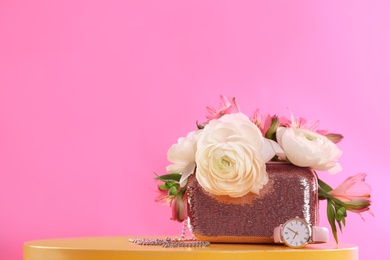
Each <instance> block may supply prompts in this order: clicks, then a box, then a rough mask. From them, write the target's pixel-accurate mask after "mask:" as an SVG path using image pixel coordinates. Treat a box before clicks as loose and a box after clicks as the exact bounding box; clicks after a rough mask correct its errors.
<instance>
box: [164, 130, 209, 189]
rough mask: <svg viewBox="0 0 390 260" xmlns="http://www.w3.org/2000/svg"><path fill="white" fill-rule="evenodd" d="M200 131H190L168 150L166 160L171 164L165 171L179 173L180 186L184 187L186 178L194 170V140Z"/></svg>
mask: <svg viewBox="0 0 390 260" xmlns="http://www.w3.org/2000/svg"><path fill="white" fill-rule="evenodd" d="M201 131H202V130H198V131H192V132H190V133H188V135H187V137H181V138H179V139H178V141H177V144H174V145H172V146H171V147H170V148H169V150H168V160H169V161H170V162H172V163H173V164H171V165H168V166H167V168H166V170H167V172H170V173H180V174H181V175H182V177H181V179H180V186H182V187H183V186H185V184H186V183H187V179H188V177H189V176H190V175H191V174H192V173H194V170H195V152H196V139H197V136H198V135H199V133H200V132H201Z"/></svg>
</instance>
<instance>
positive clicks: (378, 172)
mask: <svg viewBox="0 0 390 260" xmlns="http://www.w3.org/2000/svg"><path fill="white" fill-rule="evenodd" d="M389 9H390V4H389V3H388V2H387V1H285V2H282V1H244V2H242V1H193V2H187V1H125V0H123V1H86V0H78V1H50V0H47V1H44V0H36V1H26V0H24V1H22V0H19V1H15V0H13V1H11V0H2V1H0V174H1V180H0V259H21V258H22V244H23V242H25V241H28V240H35V239H44V238H59V237H79V236H115V235H126V236H127V235H128V236H137V235H178V234H179V233H180V231H181V225H180V224H178V223H176V222H172V221H170V220H169V217H170V210H169V208H168V207H164V206H160V205H158V204H157V203H155V202H154V198H155V195H156V193H155V192H154V191H153V190H154V188H155V183H154V181H153V180H152V179H153V177H154V175H153V172H157V173H160V174H161V173H165V167H166V165H167V164H168V161H167V159H166V152H167V150H168V148H169V147H170V145H171V144H173V143H174V142H176V140H177V138H179V137H181V136H184V135H186V134H187V133H188V132H189V131H191V130H194V129H195V121H196V120H199V121H203V120H204V119H205V107H206V106H207V105H217V104H218V102H219V100H218V98H219V95H220V94H224V95H227V96H236V97H237V98H238V101H239V104H240V106H241V109H242V110H243V112H244V113H246V114H248V115H250V114H251V113H252V112H253V111H254V110H255V109H256V108H260V109H261V110H262V111H263V112H270V113H271V114H280V115H286V116H287V115H288V114H289V112H288V109H287V107H288V108H290V109H291V110H292V111H293V112H294V114H295V115H297V116H303V117H306V118H307V119H309V120H316V119H320V120H321V121H320V126H321V128H323V129H328V130H331V131H334V132H340V133H342V134H344V135H345V139H344V140H343V141H342V143H340V147H341V148H342V149H343V150H344V155H343V156H342V158H341V163H342V165H343V167H344V171H343V172H342V173H340V174H339V175H337V176H334V177H333V176H330V175H328V174H327V173H319V174H320V176H321V177H322V178H323V179H324V180H326V181H328V182H329V183H331V184H334V185H336V184H339V183H340V182H341V181H342V180H344V179H345V178H347V177H348V176H350V175H353V174H356V173H359V172H366V173H368V178H367V182H369V183H370V184H371V186H372V188H373V191H372V200H373V205H372V211H373V212H374V214H375V217H372V216H371V215H369V214H364V217H365V221H363V220H362V219H361V218H360V217H359V215H356V214H350V215H349V216H348V218H347V227H346V229H345V231H344V233H343V234H342V235H340V241H341V242H342V243H354V244H357V245H358V246H359V250H360V259H369V257H370V256H371V255H373V254H375V255H383V254H387V251H385V250H386V249H385V247H386V245H387V241H388V234H389V232H390V229H389V225H385V223H386V221H388V220H389V217H388V215H389V213H390V212H389V206H390V205H389V202H388V201H389V200H388V198H386V197H385V191H386V190H388V186H389V183H390V177H389V176H390V175H389V170H388V169H389V168H388V162H389V147H390V138H389V132H390V122H389V119H388V112H389V108H390V102H389V97H390V93H389V91H390V90H389V87H390V18H389V17H390V16H388V11H389ZM321 206H322V208H321V211H322V213H325V207H324V206H323V205H321ZM321 222H322V224H323V225H326V226H329V225H328V223H327V221H326V215H325V214H323V215H322V218H321Z"/></svg>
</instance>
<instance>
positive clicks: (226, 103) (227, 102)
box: [206, 95, 240, 120]
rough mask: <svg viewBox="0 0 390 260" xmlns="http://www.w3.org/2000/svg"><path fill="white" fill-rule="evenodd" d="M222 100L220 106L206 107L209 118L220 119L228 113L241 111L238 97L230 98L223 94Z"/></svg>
mask: <svg viewBox="0 0 390 260" xmlns="http://www.w3.org/2000/svg"><path fill="white" fill-rule="evenodd" d="M220 99H221V101H220V104H219V107H218V108H214V107H206V110H207V114H206V118H207V119H208V120H212V119H218V118H220V117H222V116H223V115H226V114H233V113H238V112H240V109H239V107H238V104H237V101H236V98H234V97H233V98H228V97H225V96H223V95H221V97H220Z"/></svg>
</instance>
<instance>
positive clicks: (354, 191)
mask: <svg viewBox="0 0 390 260" xmlns="http://www.w3.org/2000/svg"><path fill="white" fill-rule="evenodd" d="M366 176H367V174H365V173H360V174H356V175H354V176H351V177H349V178H347V179H346V180H345V181H344V182H343V183H341V184H340V185H339V186H338V187H337V188H335V189H334V190H331V191H330V192H329V194H330V195H331V196H333V197H334V198H336V199H338V200H340V201H342V202H344V203H345V204H346V209H347V210H349V211H352V212H356V213H362V212H364V211H369V209H370V205H371V200H370V197H371V187H370V185H368V183H366V182H365V178H366Z"/></svg>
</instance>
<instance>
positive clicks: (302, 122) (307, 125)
mask: <svg viewBox="0 0 390 260" xmlns="http://www.w3.org/2000/svg"><path fill="white" fill-rule="evenodd" d="M285 122H286V123H285V125H286V126H291V127H294V128H301V129H307V130H310V131H312V132H316V133H317V134H320V135H323V136H326V137H327V138H328V139H329V140H330V141H332V142H333V143H335V144H337V143H339V142H340V141H341V140H342V139H343V138H344V136H342V135H341V134H336V133H329V132H328V131H327V130H320V129H317V127H318V125H319V122H320V121H319V120H316V121H312V122H308V121H307V120H306V119H305V118H303V117H299V118H298V119H295V118H294V115H293V114H291V121H289V120H285ZM281 125H283V123H281Z"/></svg>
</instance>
